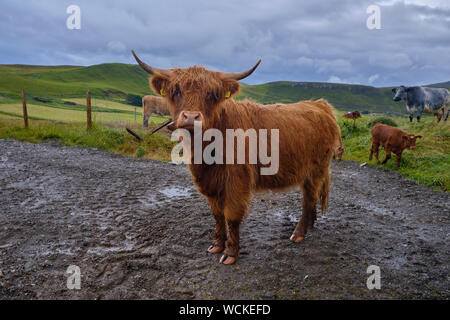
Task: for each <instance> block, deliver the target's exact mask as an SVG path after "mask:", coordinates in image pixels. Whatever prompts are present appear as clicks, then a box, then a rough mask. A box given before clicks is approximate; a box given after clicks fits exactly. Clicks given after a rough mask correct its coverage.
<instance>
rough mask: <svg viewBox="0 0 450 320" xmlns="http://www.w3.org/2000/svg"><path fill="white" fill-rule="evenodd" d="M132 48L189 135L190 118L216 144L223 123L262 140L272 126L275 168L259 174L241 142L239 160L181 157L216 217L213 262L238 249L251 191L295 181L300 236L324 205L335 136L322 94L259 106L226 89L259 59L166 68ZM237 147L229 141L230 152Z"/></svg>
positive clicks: (230, 259)
mask: <svg viewBox="0 0 450 320" xmlns="http://www.w3.org/2000/svg"><path fill="white" fill-rule="evenodd" d="M132 53H133V55H134V57H135V59H136V61H137V62H138V63H139V65H140V66H141V67H142V68H143V69H144V70H145V71H147V72H148V73H149V74H151V75H152V77H151V79H150V84H151V87H152V89H153V90H154V91H155V92H156V93H158V94H160V95H162V96H164V98H165V99H166V101H167V103H168V105H169V110H170V114H171V116H172V119H173V120H174V122H175V124H176V127H177V128H184V129H186V130H189V132H190V135H191V136H194V131H195V129H194V128H195V123H197V125H198V123H201V125H202V130H207V129H211V128H213V129H214V130H216V131H217V130H218V131H219V132H220V133H222V136H223V145H226V144H227V135H226V134H225V132H226V131H227V129H232V130H233V129H242V130H243V131H245V132H247V130H250V129H255V131H256V132H258V133H257V134H258V139H259V137H260V136H261V133H260V131H259V130H260V129H264V130H266V132H267V135H268V136H269V137H268V140H270V141H271V139H272V134H273V133H272V131H273V130H278V131H277V132H278V141H279V142H278V148H276V146H275V148H272V145H271V144H269V145H268V146H266V147H267V152H268V154H269V153H270V154H272V152H274V153H277V154H278V159H279V161H278V171H277V172H276V173H275V174H273V175H263V174H261V173H260V170H262V169H264V167H267V164H263V163H262V161H261V159H258V162H257V164H251V163H250V161H248V158H249V157H250V156H251V155H252V154H253V153H250V149H249V148H247V147H248V145H247V146H246V149H245V163H243V164H239V163H238V164H225V161H222V163H224V164H220V163H218V161H216V162H214V163H212V164H206V163H205V162H202V163H200V164H195V159H194V161H191V164H188V167H189V169H190V172H191V176H192V180H193V182H194V184H195V186H196V188H197V189H198V190H199V192H200V193H202V194H203V195H204V196H205V197H206V198H207V200H208V201H209V205H210V207H211V211H212V213H213V215H214V217H215V220H216V231H215V237H214V241H213V243H212V245H211V246H210V247H209V248H208V252H210V253H219V252H222V251H223V250H224V249H225V251H224V253H223V255H222V257H221V259H220V261H219V262H220V263H223V264H232V263H234V262H235V261H236V259H237V258H238V256H239V229H240V225H241V222H242V220H243V218H244V217H245V215H246V213H247V209H248V205H249V202H250V200H251V197H252V193H253V192H255V191H264V190H284V189H286V188H289V187H296V186H300V189H301V191H302V193H303V211H302V216H301V219H300V221H299V222H298V224H297V226H296V228H295V230H294V232H293V234H292V236H291V237H290V239H291V241H294V242H300V241H302V240H303V239H304V238H305V236H306V232H307V230H309V229H312V228H313V225H314V221H315V220H316V203H317V202H320V205H321V209H322V211H325V210H326V208H327V205H328V192H329V185H330V164H331V158H332V156H333V152H334V148H335V146H336V145H337V141H338V139H339V137H340V130H339V126H338V125H337V122H336V118H335V117H334V114H333V108H332V106H331V105H330V104H328V103H327V102H326V101H325V100H322V99H320V100H317V101H301V102H298V103H293V104H273V105H264V106H263V105H260V104H257V103H255V102H252V101H248V100H244V101H236V100H234V99H233V98H232V96H234V95H236V94H237V93H238V92H239V86H240V85H239V82H238V80H241V79H244V78H246V77H247V76H249V75H250V74H251V73H252V72H253V71H254V70H255V69H256V67H257V66H258V65H259V63H260V61H258V63H257V64H256V65H255V66H254V67H253V68H251V69H249V70H247V71H243V72H238V73H223V72H216V71H210V70H207V69H205V68H203V67H199V66H193V67H189V68H186V69H179V68H176V69H170V70H168V69H157V68H154V67H151V66H149V65H147V64H146V63H144V62H142V61H141V60H140V59H139V58H138V57H137V56H136V55H135V53H134V51H132ZM203 132H204V131H203ZM192 140H193V139H192ZM231 140H232V141H234V140H235V138H234V137H232V138H231ZM184 141H185V140H184ZM259 141H261V140H259ZM192 145H193V144H191V148H192V150H191V155H192V158H194V150H195V149H194V147H193V146H192ZM203 148H205V146H204V145H203ZM203 150H205V149H203ZM232 150H233V149H232ZM238 150H239V149H237V148H236V145H235V146H234V153H238ZM227 225H228V237H227V229H226V226H227Z"/></svg>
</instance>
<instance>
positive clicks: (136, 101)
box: [125, 94, 142, 107]
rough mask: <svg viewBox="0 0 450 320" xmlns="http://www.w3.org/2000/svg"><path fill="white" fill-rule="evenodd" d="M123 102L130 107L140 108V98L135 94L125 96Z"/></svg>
mask: <svg viewBox="0 0 450 320" xmlns="http://www.w3.org/2000/svg"><path fill="white" fill-rule="evenodd" d="M125 100H126V103H128V104H131V105H132V106H136V107H142V97H141V96H138V95H137V94H127V97H126V98H125Z"/></svg>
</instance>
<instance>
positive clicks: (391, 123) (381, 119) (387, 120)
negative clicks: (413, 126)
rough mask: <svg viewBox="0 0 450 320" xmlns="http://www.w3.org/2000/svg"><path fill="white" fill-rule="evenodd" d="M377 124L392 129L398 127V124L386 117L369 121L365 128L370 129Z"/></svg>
mask: <svg viewBox="0 0 450 320" xmlns="http://www.w3.org/2000/svg"><path fill="white" fill-rule="evenodd" d="M377 123H382V124H387V125H388V126H392V127H398V124H397V123H396V122H395V121H394V120H392V119H391V118H387V117H378V118H375V119H373V120H370V121H369V123H368V124H367V127H368V128H372V127H373V126H374V125H376V124H377Z"/></svg>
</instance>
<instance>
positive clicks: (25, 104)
mask: <svg viewBox="0 0 450 320" xmlns="http://www.w3.org/2000/svg"><path fill="white" fill-rule="evenodd" d="M22 110H23V122H24V124H25V128H28V111H27V98H26V97H25V91H24V90H22Z"/></svg>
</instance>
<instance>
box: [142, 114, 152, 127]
mask: <svg viewBox="0 0 450 320" xmlns="http://www.w3.org/2000/svg"><path fill="white" fill-rule="evenodd" d="M151 115H152V114H151V113H150V114H148V113H144V127H148V119H149V118H150V117H151Z"/></svg>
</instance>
